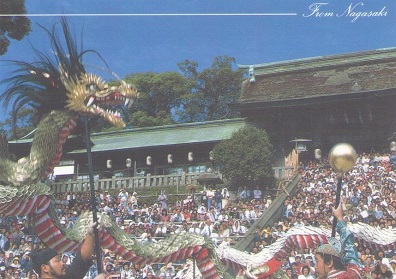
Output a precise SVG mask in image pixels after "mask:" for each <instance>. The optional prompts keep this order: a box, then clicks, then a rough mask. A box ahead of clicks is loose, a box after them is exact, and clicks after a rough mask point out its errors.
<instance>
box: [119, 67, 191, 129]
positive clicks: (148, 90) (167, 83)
mask: <svg viewBox="0 0 396 279" xmlns="http://www.w3.org/2000/svg"><path fill="white" fill-rule="evenodd" d="M125 81H126V82H128V83H131V84H134V85H135V86H136V87H137V88H138V90H139V99H138V104H137V108H133V111H135V112H132V117H131V119H130V123H129V124H130V125H131V126H133V127H142V126H153V125H165V124H171V123H174V121H173V120H172V117H171V115H172V112H173V111H174V110H176V109H178V108H179V107H180V104H181V102H182V98H183V96H185V95H186V94H188V92H189V91H190V90H191V86H192V83H191V81H190V80H188V79H186V78H185V77H183V76H182V75H181V74H180V73H177V72H164V73H154V72H147V73H138V74H133V75H129V76H127V77H126V78H125ZM136 110H137V112H136ZM139 117H142V119H139Z"/></svg>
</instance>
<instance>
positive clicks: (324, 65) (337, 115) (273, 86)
mask: <svg viewBox="0 0 396 279" xmlns="http://www.w3.org/2000/svg"><path fill="white" fill-rule="evenodd" d="M240 68H242V69H246V70H247V71H248V73H249V78H248V79H247V80H245V81H244V82H243V86H242V92H241V96H240V99H239V101H238V103H237V104H235V105H234V109H236V110H238V111H240V113H241V116H242V117H245V118H246V119H247V121H248V122H249V123H253V124H254V125H256V126H258V127H261V128H264V129H266V131H267V132H268V133H269V135H270V137H271V139H272V142H273V144H274V145H275V146H276V152H277V154H278V157H279V158H281V157H282V156H287V155H288V154H289V152H290V150H291V149H293V148H294V144H293V143H291V142H290V141H292V140H294V139H306V140H310V141H309V147H310V148H309V149H308V151H312V152H311V153H310V156H311V157H313V156H314V154H313V150H314V149H316V148H319V149H321V151H322V152H323V154H327V153H328V151H329V149H330V148H331V147H332V146H333V145H334V144H336V143H339V142H348V143H350V144H352V145H353V146H354V147H355V149H356V150H357V151H358V152H363V151H370V150H371V149H372V148H374V149H375V150H377V151H383V150H386V151H387V152H389V138H390V137H391V136H392V134H393V132H395V131H396V121H395V120H396V98H395V96H396V48H389V49H378V50H372V51H365V52H358V53H347V54H341V55H332V56H321V57H313V58H306V59H298V60H291V61H282V62H276V63H266V64H257V65H240ZM302 153H304V152H302ZM302 155H303V154H302Z"/></svg>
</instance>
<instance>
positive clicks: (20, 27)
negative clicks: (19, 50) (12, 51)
mask: <svg viewBox="0 0 396 279" xmlns="http://www.w3.org/2000/svg"><path fill="white" fill-rule="evenodd" d="M0 14H26V9H25V0H2V1H0ZM30 30H31V29H30V20H29V19H28V18H27V17H26V16H7V17H5V16H3V17H0V55H3V54H5V53H6V52H7V49H8V46H9V45H10V39H14V40H18V41H20V40H21V39H22V38H23V37H24V36H25V35H27V34H29V32H30Z"/></svg>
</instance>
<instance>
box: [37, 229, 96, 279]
mask: <svg viewBox="0 0 396 279" xmlns="http://www.w3.org/2000/svg"><path fill="white" fill-rule="evenodd" d="M94 243H95V238H94V224H93V225H91V226H90V227H89V228H88V230H87V235H86V237H85V239H84V241H83V243H82V245H81V248H80V250H79V252H78V253H77V256H76V258H75V259H74V260H73V263H72V264H71V265H70V267H69V268H66V265H65V264H64V263H63V262H62V261H61V259H60V256H59V254H58V252H56V251H55V250H54V249H52V248H47V249H44V250H42V251H40V252H37V253H36V252H35V253H33V252H32V253H31V254H30V256H31V258H32V263H33V269H34V271H35V272H36V273H37V274H38V276H39V277H40V278H70V279H79V278H81V279H82V278H84V276H85V274H86V273H87V271H88V269H89V268H90V266H91V265H92V253H93V250H94Z"/></svg>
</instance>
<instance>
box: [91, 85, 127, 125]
mask: <svg viewBox="0 0 396 279" xmlns="http://www.w3.org/2000/svg"><path fill="white" fill-rule="evenodd" d="M85 103H86V106H87V109H89V110H90V112H92V113H93V114H96V115H100V116H101V117H103V118H105V119H106V120H107V121H109V122H111V123H113V124H115V125H117V126H118V124H119V122H120V121H122V120H121V113H120V112H119V111H118V109H119V108H120V107H122V106H124V107H126V108H130V107H131V106H132V104H133V103H134V99H132V98H128V97H126V96H124V95H123V94H122V93H120V92H119V91H113V92H111V93H109V94H107V95H106V96H94V95H91V96H89V97H88V98H86V99H85Z"/></svg>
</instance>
